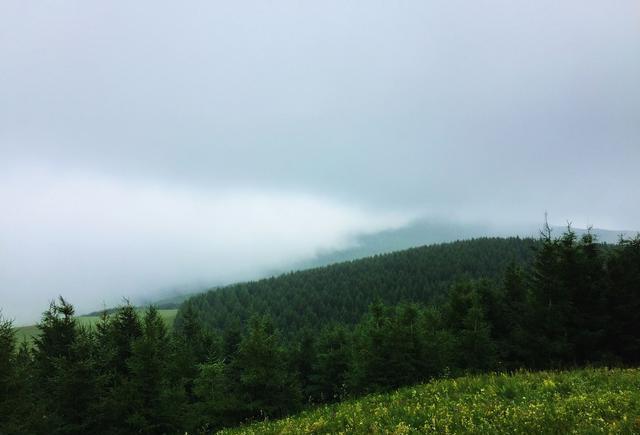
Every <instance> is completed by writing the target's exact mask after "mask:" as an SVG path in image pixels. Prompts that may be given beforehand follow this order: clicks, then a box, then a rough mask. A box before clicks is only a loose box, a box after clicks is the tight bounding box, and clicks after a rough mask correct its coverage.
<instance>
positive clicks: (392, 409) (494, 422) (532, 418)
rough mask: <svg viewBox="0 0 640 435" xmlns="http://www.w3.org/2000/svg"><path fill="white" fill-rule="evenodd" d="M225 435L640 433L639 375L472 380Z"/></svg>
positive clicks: (589, 372)
mask: <svg viewBox="0 0 640 435" xmlns="http://www.w3.org/2000/svg"><path fill="white" fill-rule="evenodd" d="M221 433H222V434H229V435H230V434H300V433H313V434H324V433H359V434H376V433H378V434H380V433H395V434H409V433H438V434H447V433H473V434H531V433H536V434H561V433H581V434H587V433H589V434H596V433H603V434H604V433H623V434H624V433H627V434H632V433H640V370H638V369H627V370H622V369H617V370H608V369H597V370H594V369H585V370H575V371H569V372H538V373H531V372H519V373H517V374H515V375H512V376H508V375H504V374H489V375H480V376H465V377H461V378H457V379H446V380H439V381H434V382H430V383H428V384H423V385H418V386H415V387H409V388H403V389H400V390H398V391H395V392H393V393H387V394H373V395H369V396H366V397H364V398H362V399H359V400H351V401H348V402H344V403H338V404H334V405H325V406H322V407H320V408H317V409H314V410H311V411H307V412H304V413H301V414H299V415H296V416H293V417H288V418H284V419H281V420H274V421H266V422H261V423H257V424H253V425H250V426H246V427H241V428H237V429H229V430H225V431H221Z"/></svg>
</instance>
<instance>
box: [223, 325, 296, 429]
mask: <svg viewBox="0 0 640 435" xmlns="http://www.w3.org/2000/svg"><path fill="white" fill-rule="evenodd" d="M232 364H233V365H235V366H236V367H237V370H238V371H239V372H240V383H239V385H238V389H237V395H238V396H239V397H240V398H241V400H242V401H243V402H244V404H245V406H244V409H245V410H246V413H247V417H254V418H265V417H269V418H273V417H278V416H282V415H284V414H286V413H287V412H290V411H293V410H295V409H296V408H297V407H298V406H299V403H300V389H299V386H298V384H297V382H296V379H295V376H293V374H291V373H289V372H288V371H287V364H286V353H285V350H284V348H283V347H282V345H281V343H280V339H279V337H278V334H277V331H276V330H275V328H274V327H273V323H272V321H271V319H270V318H269V317H255V316H254V317H252V318H251V319H250V322H249V326H248V330H247V333H246V335H245V336H244V337H243V338H242V341H241V342H240V346H239V348H238V352H237V355H236V357H235V359H234V361H233V362H232Z"/></svg>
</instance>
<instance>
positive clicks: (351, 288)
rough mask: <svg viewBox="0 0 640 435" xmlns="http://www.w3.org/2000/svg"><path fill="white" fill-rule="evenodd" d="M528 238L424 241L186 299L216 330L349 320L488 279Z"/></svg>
mask: <svg viewBox="0 0 640 435" xmlns="http://www.w3.org/2000/svg"><path fill="white" fill-rule="evenodd" d="M536 243H537V242H536V241H535V240H533V239H521V238H517V237H513V238H479V239H472V240H465V241H457V242H453V243H444V244H438V245H431V246H424V247H419V248H412V249H407V250H404V251H398V252H393V253H389V254H384V255H377V256H374V257H370V258H364V259H360V260H354V261H348V262H344V263H338V264H333V265H330V266H326V267H320V268H316V269H311V270H305V271H300V272H292V273H288V274H285V275H281V276H279V277H275V278H268V279H262V280H259V281H254V282H247V283H241V284H235V285H231V286H227V287H224V288H221V289H215V290H211V291H209V292H207V293H203V294H201V295H197V296H194V297H192V298H191V299H189V300H187V301H186V302H185V303H184V304H183V305H182V307H181V309H180V311H179V312H178V316H177V318H176V326H178V327H180V325H181V322H182V317H183V313H184V310H185V308H186V307H187V306H190V307H191V308H192V309H193V310H194V311H195V314H196V316H197V317H198V318H199V319H200V321H201V322H202V323H203V325H204V326H205V327H207V328H209V329H214V330H224V329H225V328H227V327H230V326H235V325H237V324H238V322H240V323H242V324H244V323H245V322H246V321H247V320H248V319H249V318H250V317H251V316H252V315H253V314H265V313H267V314H269V315H270V316H271V317H272V319H273V321H274V322H275V326H276V327H277V328H278V329H280V331H282V332H284V333H285V334H288V333H291V332H295V331H299V330H300V329H302V328H304V327H307V326H308V327H317V326H320V325H325V324H327V323H331V322H339V323H346V324H355V323H357V322H358V321H359V320H360V319H361V317H362V315H363V314H364V313H365V312H366V311H367V308H368V306H369V305H370V304H371V303H372V302H373V301H375V300H379V301H381V302H384V303H385V304H390V305H395V304H397V303H399V302H403V301H409V302H421V303H432V302H438V301H439V300H441V299H442V298H443V297H444V295H445V293H446V290H447V289H448V288H449V286H450V285H451V284H452V283H454V282H456V281H458V280H460V279H464V278H470V279H477V278H489V279H494V278H498V277H500V276H502V273H503V272H504V270H505V268H506V267H507V265H508V264H509V263H511V262H515V263H521V264H528V263H530V261H531V260H532V258H533V255H534V249H533V248H534V246H535V244H536Z"/></svg>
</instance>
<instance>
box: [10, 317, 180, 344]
mask: <svg viewBox="0 0 640 435" xmlns="http://www.w3.org/2000/svg"><path fill="white" fill-rule="evenodd" d="M138 312H139V313H140V314H142V313H143V312H144V310H143V309H141V310H139V311H138ZM177 313H178V310H177V309H172V310H158V314H160V317H162V318H163V319H164V321H165V323H166V324H167V327H169V329H171V328H172V327H173V321H174V320H175V319H176V314H177ZM98 319H100V317H99V316H78V317H76V320H77V321H78V323H79V324H80V325H85V326H88V327H92V326H93V325H95V324H96V322H97V321H98ZM39 333H40V330H39V329H38V327H37V326H36V325H29V326H19V327H17V328H16V339H17V342H18V344H19V343H22V341H23V340H24V339H26V340H27V342H28V343H31V341H32V340H33V337H36V336H37V335H38V334H39Z"/></svg>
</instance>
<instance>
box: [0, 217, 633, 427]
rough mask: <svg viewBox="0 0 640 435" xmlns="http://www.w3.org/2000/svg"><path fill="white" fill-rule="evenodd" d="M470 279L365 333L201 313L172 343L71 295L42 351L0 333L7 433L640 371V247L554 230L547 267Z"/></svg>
mask: <svg viewBox="0 0 640 435" xmlns="http://www.w3.org/2000/svg"><path fill="white" fill-rule="evenodd" d="M370 261H371V260H370ZM377 261H380V259H379V258H378V259H377ZM417 267H418V266H416V268H417ZM338 269H339V268H338ZM324 270H326V269H324ZM314 273H318V272H317V271H316V272H314ZM416 273H417V272H416ZM310 276H312V275H310ZM458 278H459V279H456V280H455V281H454V282H453V283H452V284H450V286H449V291H447V292H446V293H445V294H443V296H442V298H441V299H440V300H439V302H438V303H437V304H434V303H429V304H426V303H422V301H417V302H416V301H411V300H408V301H400V302H399V303H395V302H396V301H393V303H388V301H385V300H384V299H383V297H382V296H383V294H375V295H374V298H373V299H372V300H373V302H372V303H370V304H369V308H368V310H367V311H366V312H365V313H364V315H362V316H361V317H360V319H359V321H357V322H354V323H351V322H341V321H337V320H335V319H331V320H332V321H328V322H327V323H325V324H324V325H322V326H321V327H313V326H310V325H313V323H309V324H305V323H302V327H300V328H297V326H298V325H299V324H298V323H296V322H291V323H290V324H289V325H290V327H291V329H290V330H288V331H287V330H283V329H281V328H280V327H278V323H277V322H276V321H275V319H276V317H275V316H273V315H270V314H269V311H268V310H265V311H264V312H258V313H254V314H253V315H252V316H251V317H250V318H249V319H248V320H247V321H244V319H235V320H232V321H229V323H228V325H226V326H225V327H224V329H217V328H211V327H210V326H209V325H208V324H206V323H204V322H202V321H201V320H200V316H201V315H202V313H201V312H198V311H197V310H196V308H195V307H196V304H195V301H193V300H192V301H188V302H186V303H185V305H184V306H183V308H182V315H181V322H180V325H179V327H177V328H175V329H174V331H172V332H169V331H167V328H166V326H165V324H164V323H163V321H162V319H161V318H160V317H159V316H158V313H157V311H156V309H155V308H154V307H150V308H149V309H147V311H146V312H145V313H144V315H139V314H138V312H137V311H136V310H135V309H134V308H133V307H131V306H129V305H124V306H122V307H120V308H118V310H116V311H115V312H113V313H111V314H106V313H105V315H104V316H103V317H102V319H101V321H100V322H99V323H98V324H97V325H96V327H95V328H93V329H91V330H88V329H84V328H82V327H80V326H79V325H78V324H76V321H75V318H74V312H73V307H72V306H71V305H70V304H68V303H67V302H66V301H65V300H64V299H62V298H60V300H59V301H56V302H55V303H52V304H51V306H50V307H49V309H48V310H47V311H46V312H45V313H44V314H43V317H42V321H41V322H40V324H39V327H40V330H41V334H40V336H39V337H38V338H37V339H36V340H35V342H34V343H33V346H32V347H28V346H27V345H26V344H21V345H17V344H16V343H15V338H14V332H13V329H12V327H11V324H10V322H7V321H2V322H0V433H43V434H44V433H46V434H49V433H54V434H55V433H60V434H74V433H78V434H79V433H110V434H120V433H122V434H124V433H178V432H180V433H184V432H185V431H188V432H189V433H209V432H211V431H213V430H215V429H217V428H220V427H224V426H231V425H236V424H239V423H241V422H245V421H249V420H254V419H264V418H277V417H280V416H283V415H286V414H289V413H292V412H295V411H297V410H299V409H301V408H303V407H306V406H309V405H313V404H316V403H324V402H332V401H338V400H342V399H344V398H346V397H353V396H358V395H361V394H366V393H369V392H373V391H382V390H387V389H391V388H396V387H399V386H402V385H409V384H413V383H417V382H421V381H425V380H428V379H431V378H434V377H440V376H450V375H455V374H458V373H464V372H470V371H471V372H474V371H488V370H514V369H518V368H532V369H542V368H560V367H573V366H580V365H586V364H607V365H637V364H640V237H639V238H636V239H634V240H621V241H620V243H619V244H618V245H616V246H604V245H600V244H598V243H597V242H596V241H595V240H594V239H593V237H591V236H590V235H589V234H587V235H585V236H583V237H581V238H580V239H578V238H577V237H576V235H575V234H574V233H573V232H572V231H571V230H570V229H569V230H568V231H567V232H566V233H565V234H563V235H562V236H561V237H559V238H553V237H551V234H550V232H546V233H544V234H543V235H542V237H541V240H540V241H539V242H538V243H537V244H535V252H534V255H533V261H531V262H518V260H517V259H514V261H511V262H508V263H507V264H506V265H505V267H504V269H503V272H502V273H501V274H500V276H499V277H498V278H478V277H472V276H467V277H462V278H460V277H458ZM407 281H408V280H407ZM227 291H228V290H227ZM389 292H391V291H389ZM292 302H293V303H295V301H292ZM286 325H287V324H285V326H286Z"/></svg>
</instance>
